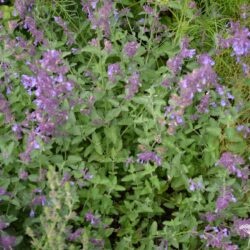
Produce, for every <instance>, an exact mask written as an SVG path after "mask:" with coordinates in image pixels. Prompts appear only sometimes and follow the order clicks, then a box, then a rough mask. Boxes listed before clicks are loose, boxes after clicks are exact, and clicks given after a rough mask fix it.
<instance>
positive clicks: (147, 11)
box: [143, 5, 154, 15]
mask: <svg viewBox="0 0 250 250" xmlns="http://www.w3.org/2000/svg"><path fill="white" fill-rule="evenodd" d="M143 9H144V11H145V12H146V13H147V14H149V15H152V14H154V10H153V9H152V8H151V7H150V6H149V5H144V6H143Z"/></svg>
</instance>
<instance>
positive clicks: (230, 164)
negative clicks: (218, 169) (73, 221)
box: [216, 152, 248, 179]
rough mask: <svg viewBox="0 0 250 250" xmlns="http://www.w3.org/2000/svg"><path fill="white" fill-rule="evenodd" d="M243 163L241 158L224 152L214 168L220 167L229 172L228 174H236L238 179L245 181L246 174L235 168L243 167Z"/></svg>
mask: <svg viewBox="0 0 250 250" xmlns="http://www.w3.org/2000/svg"><path fill="white" fill-rule="evenodd" d="M244 163H245V161H244V159H243V158H242V157H241V156H238V155H235V154H232V153H230V152H225V153H223V154H222V155H221V158H220V159H219V161H218V162H217V163H216V166H217V165H222V166H223V167H225V168H226V169H227V170H228V171H229V173H232V174H237V176H238V177H239V178H242V179H245V178H247V176H246V175H248V174H247V172H246V173H244V171H242V170H240V169H238V168H237V165H243V164H244Z"/></svg>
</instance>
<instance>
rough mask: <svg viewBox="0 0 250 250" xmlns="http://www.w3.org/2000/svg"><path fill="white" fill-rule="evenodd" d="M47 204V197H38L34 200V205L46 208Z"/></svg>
mask: <svg viewBox="0 0 250 250" xmlns="http://www.w3.org/2000/svg"><path fill="white" fill-rule="evenodd" d="M45 203H46V196H45V195H38V196H36V197H35V198H34V199H33V200H32V205H42V206H45Z"/></svg>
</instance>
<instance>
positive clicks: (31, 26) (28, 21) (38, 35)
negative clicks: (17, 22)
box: [24, 16, 48, 45]
mask: <svg viewBox="0 0 250 250" xmlns="http://www.w3.org/2000/svg"><path fill="white" fill-rule="evenodd" d="M24 28H25V29H27V30H28V31H29V32H30V33H31V34H32V36H33V37H34V38H35V42H34V44H35V45H37V44H38V43H41V42H42V43H43V44H44V45H47V43H48V42H47V40H45V38H44V34H43V32H42V31H40V30H38V29H37V27H36V22H35V20H34V19H33V18H32V17H31V16H26V17H25V20H24Z"/></svg>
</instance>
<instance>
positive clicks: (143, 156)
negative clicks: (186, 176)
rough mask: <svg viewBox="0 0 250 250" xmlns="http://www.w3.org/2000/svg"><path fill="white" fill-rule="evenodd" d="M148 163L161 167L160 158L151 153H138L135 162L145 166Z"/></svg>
mask: <svg viewBox="0 0 250 250" xmlns="http://www.w3.org/2000/svg"><path fill="white" fill-rule="evenodd" d="M150 161H153V162H155V163H156V164H157V166H161V163H162V162H161V158H160V157H159V156H157V155H156V154H155V153H154V152H151V151H147V152H144V153H140V154H138V155H137V162H139V163H141V164H145V163H148V162H150Z"/></svg>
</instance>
